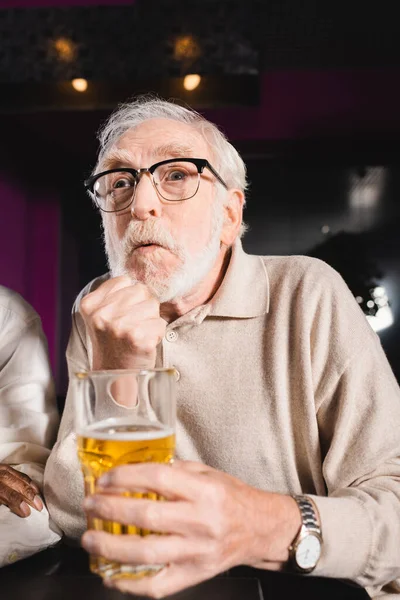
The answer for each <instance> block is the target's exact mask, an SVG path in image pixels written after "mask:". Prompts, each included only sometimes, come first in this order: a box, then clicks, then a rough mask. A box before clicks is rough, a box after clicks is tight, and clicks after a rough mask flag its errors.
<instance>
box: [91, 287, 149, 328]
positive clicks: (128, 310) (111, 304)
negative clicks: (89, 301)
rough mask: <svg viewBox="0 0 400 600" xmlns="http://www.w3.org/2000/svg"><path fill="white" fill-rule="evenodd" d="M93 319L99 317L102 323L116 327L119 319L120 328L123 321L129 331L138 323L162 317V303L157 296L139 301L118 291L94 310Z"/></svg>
mask: <svg viewBox="0 0 400 600" xmlns="http://www.w3.org/2000/svg"><path fill="white" fill-rule="evenodd" d="M123 291H124V292H125V290H123ZM92 319H93V321H94V323H96V319H97V320H98V321H99V322H100V323H101V324H103V323H106V324H107V323H110V324H111V325H112V326H114V327H115V325H116V323H115V322H116V321H117V322H118V325H119V328H120V323H121V322H122V323H126V324H127V325H128V327H125V329H126V330H128V331H129V329H130V328H131V327H132V326H133V325H135V324H136V323H140V322H143V321H149V320H152V319H160V304H159V302H158V300H156V299H155V298H147V299H146V300H143V301H140V302H137V301H136V299H135V297H132V296H127V295H126V293H125V294H124V295H122V294H120V293H119V292H118V294H113V295H112V296H109V297H108V298H106V299H105V300H104V302H103V303H102V305H101V306H100V307H99V308H98V309H96V310H95V311H93V313H92Z"/></svg>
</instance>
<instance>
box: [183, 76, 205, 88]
mask: <svg viewBox="0 0 400 600" xmlns="http://www.w3.org/2000/svg"><path fill="white" fill-rule="evenodd" d="M200 81H201V77H200V75H197V73H192V74H191V75H186V77H185V78H184V80H183V87H184V88H185V90H188V91H190V92H191V91H192V90H194V89H196V88H197V86H198V85H199V83H200Z"/></svg>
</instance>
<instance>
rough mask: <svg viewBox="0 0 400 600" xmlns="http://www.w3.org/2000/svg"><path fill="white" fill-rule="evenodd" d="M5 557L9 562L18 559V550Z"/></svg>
mask: <svg viewBox="0 0 400 600" xmlns="http://www.w3.org/2000/svg"><path fill="white" fill-rule="evenodd" d="M7 558H8V562H9V563H14V562H15V561H16V560H18V552H15V551H14V552H11V554H9V555H8V557H7Z"/></svg>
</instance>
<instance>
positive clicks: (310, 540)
mask: <svg viewBox="0 0 400 600" xmlns="http://www.w3.org/2000/svg"><path fill="white" fill-rule="evenodd" d="M320 555H321V542H320V541H319V539H318V538H317V536H316V535H313V534H312V533H311V534H310V535H308V536H307V537H305V538H304V539H303V540H301V542H300V543H299V545H298V546H297V549H296V562H297V564H298V566H299V567H300V568H301V569H313V568H314V567H315V565H316V564H317V562H318V559H319V557H320Z"/></svg>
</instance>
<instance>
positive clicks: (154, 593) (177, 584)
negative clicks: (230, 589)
mask: <svg viewBox="0 0 400 600" xmlns="http://www.w3.org/2000/svg"><path fill="white" fill-rule="evenodd" d="M217 572H218V571H217V570H216V569H208V570H205V571H202V570H201V569H199V568H198V567H197V566H196V565H187V564H186V563H185V564H183V565H180V564H171V565H168V566H166V567H165V568H164V569H162V570H161V571H160V572H159V573H157V574H156V575H153V576H151V577H143V578H142V579H111V580H110V579H105V580H104V584H105V585H106V586H107V587H110V588H113V589H117V590H119V591H120V592H124V593H130V594H136V595H138V596H150V597H152V598H164V596H169V595H171V594H174V593H176V592H180V591H181V590H184V589H186V588H187V587H191V586H193V585H196V584H198V583H200V582H201V581H204V580H206V579H209V578H211V577H213V576H214V575H216V574H217Z"/></svg>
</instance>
